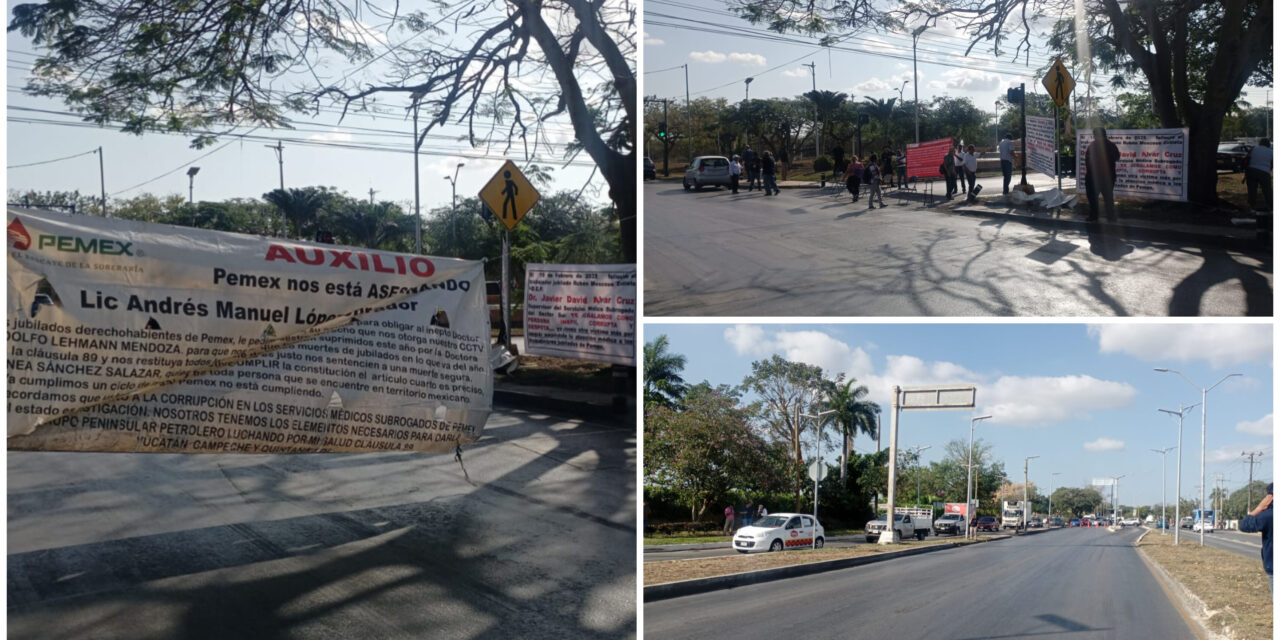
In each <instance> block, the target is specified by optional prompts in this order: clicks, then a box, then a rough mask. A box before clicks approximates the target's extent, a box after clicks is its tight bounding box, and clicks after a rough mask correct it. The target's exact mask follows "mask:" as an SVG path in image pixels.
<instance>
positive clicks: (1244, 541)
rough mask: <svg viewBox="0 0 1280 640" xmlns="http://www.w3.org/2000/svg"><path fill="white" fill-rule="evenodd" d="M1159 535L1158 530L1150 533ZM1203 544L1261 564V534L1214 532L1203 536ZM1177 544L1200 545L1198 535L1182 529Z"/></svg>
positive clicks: (1170, 533)
mask: <svg viewBox="0 0 1280 640" xmlns="http://www.w3.org/2000/svg"><path fill="white" fill-rule="evenodd" d="M1159 534H1160V531H1159V530H1156V531H1153V532H1152V533H1151V535H1153V536H1154V535H1159ZM1169 535H1173V530H1170V531H1169ZM1204 543H1205V544H1206V545H1208V546H1211V547H1215V548H1218V549H1222V550H1223V551H1230V552H1232V553H1236V554H1239V555H1242V556H1245V557H1247V558H1255V559H1257V560H1258V562H1262V534H1260V533H1240V532H1239V531H1215V532H1213V533H1206V534H1204ZM1178 544H1180V545H1181V544H1196V545H1198V544H1200V534H1199V533H1197V532H1195V531H1191V530H1190V529H1183V530H1182V535H1181V536H1179V538H1178Z"/></svg>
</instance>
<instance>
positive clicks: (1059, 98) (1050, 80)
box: [1041, 58, 1076, 107]
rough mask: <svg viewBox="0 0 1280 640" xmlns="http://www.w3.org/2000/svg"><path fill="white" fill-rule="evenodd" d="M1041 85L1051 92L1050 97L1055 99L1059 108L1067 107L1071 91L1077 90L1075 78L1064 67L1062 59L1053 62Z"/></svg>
mask: <svg viewBox="0 0 1280 640" xmlns="http://www.w3.org/2000/svg"><path fill="white" fill-rule="evenodd" d="M1041 83H1042V84H1044V88H1045V89H1047V90H1048V91H1049V97H1050V98H1053V101H1054V102H1056V103H1058V106H1059V107H1065V106H1067V96H1070V95H1071V90H1072V89H1074V88H1076V81H1075V78H1072V77H1071V72H1069V71H1067V68H1066V67H1065V66H1063V65H1062V58H1058V59H1057V60H1054V61H1053V66H1052V67H1050V69H1049V73H1048V74H1047V75H1045V77H1044V80H1043V81H1042V82H1041Z"/></svg>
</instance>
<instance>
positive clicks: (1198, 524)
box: [1191, 520, 1213, 533]
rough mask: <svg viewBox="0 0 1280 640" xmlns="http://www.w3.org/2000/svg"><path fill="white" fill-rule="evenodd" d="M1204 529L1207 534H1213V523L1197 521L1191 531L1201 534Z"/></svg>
mask: <svg viewBox="0 0 1280 640" xmlns="http://www.w3.org/2000/svg"><path fill="white" fill-rule="evenodd" d="M1202 527H1203V528H1204V532H1205V533H1213V523H1212V522H1205V521H1203V520H1196V521H1195V524H1193V525H1191V530H1192V531H1195V532H1197V533H1199V532H1200V529H1201V528H1202Z"/></svg>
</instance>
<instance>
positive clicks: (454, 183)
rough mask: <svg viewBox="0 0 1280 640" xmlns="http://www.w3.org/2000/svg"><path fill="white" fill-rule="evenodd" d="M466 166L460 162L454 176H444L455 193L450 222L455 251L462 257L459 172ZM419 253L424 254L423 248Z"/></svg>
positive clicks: (451, 205)
mask: <svg viewBox="0 0 1280 640" xmlns="http://www.w3.org/2000/svg"><path fill="white" fill-rule="evenodd" d="M465 166H467V163H465V162H459V163H458V166H457V167H455V168H454V170H453V175H452V176H444V179H445V180H448V181H449V186H450V187H451V188H452V191H453V200H452V201H451V204H450V205H449V222H450V225H451V226H452V227H453V250H454V251H457V252H458V255H462V252H461V251H458V172H459V171H462V168H463V167H465ZM418 252H419V253H421V252H422V249H421V247H419V249H418Z"/></svg>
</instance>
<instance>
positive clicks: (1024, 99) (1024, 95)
mask: <svg viewBox="0 0 1280 640" xmlns="http://www.w3.org/2000/svg"><path fill="white" fill-rule="evenodd" d="M1021 86H1022V88H1021V89H1020V91H1021V92H1022V184H1024V185H1025V184H1027V83H1025V82H1023V83H1022V85H1021Z"/></svg>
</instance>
